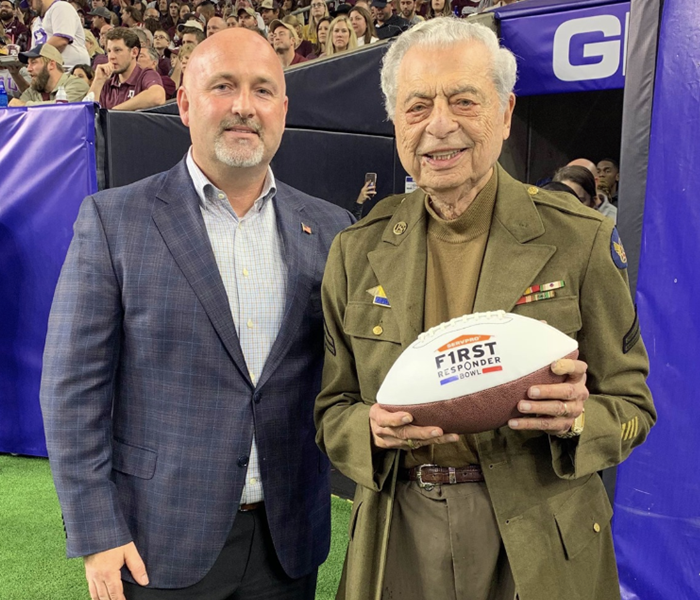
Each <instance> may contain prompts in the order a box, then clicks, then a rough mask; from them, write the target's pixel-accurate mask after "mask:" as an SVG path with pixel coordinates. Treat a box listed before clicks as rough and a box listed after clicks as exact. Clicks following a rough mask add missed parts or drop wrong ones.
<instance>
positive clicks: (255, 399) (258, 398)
mask: <svg viewBox="0 0 700 600" xmlns="http://www.w3.org/2000/svg"><path fill="white" fill-rule="evenodd" d="M261 400H262V394H261V393H260V392H255V393H254V394H253V402H255V404H260V401H261Z"/></svg>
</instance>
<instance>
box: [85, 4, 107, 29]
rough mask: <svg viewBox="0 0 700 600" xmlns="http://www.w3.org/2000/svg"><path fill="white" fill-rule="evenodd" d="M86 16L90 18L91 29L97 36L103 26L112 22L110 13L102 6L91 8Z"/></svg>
mask: <svg viewBox="0 0 700 600" xmlns="http://www.w3.org/2000/svg"><path fill="white" fill-rule="evenodd" d="M88 14H89V15H90V16H91V17H92V29H93V30H94V31H97V33H98V34H99V33H100V32H101V31H102V28H103V27H104V26H105V25H109V24H110V23H111V22H112V13H111V12H109V11H108V10H107V9H106V8H105V7H104V6H99V7H97V8H93V9H92V10H91V11H90V12H89V13H88Z"/></svg>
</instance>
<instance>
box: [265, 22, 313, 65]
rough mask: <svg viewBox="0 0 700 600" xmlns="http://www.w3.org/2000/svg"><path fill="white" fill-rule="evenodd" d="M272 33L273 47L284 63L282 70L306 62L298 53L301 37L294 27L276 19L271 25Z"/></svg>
mask: <svg viewBox="0 0 700 600" xmlns="http://www.w3.org/2000/svg"><path fill="white" fill-rule="evenodd" d="M270 33H271V34H272V47H273V48H274V49H275V52H276V53H277V57H278V58H279V59H280V62H281V63H282V68H284V69H286V68H287V67H290V66H292V65H296V64H299V63H302V62H306V58H304V57H303V56H302V55H301V54H299V53H298V52H296V47H297V46H298V45H299V36H298V35H297V32H296V30H295V29H294V27H292V26H291V25H288V24H287V23H284V22H282V21H280V20H279V19H275V20H274V21H272V23H270Z"/></svg>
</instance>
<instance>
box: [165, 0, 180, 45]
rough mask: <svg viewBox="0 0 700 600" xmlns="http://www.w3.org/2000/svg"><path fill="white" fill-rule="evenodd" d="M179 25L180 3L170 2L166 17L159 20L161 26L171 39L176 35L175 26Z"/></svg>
mask: <svg viewBox="0 0 700 600" xmlns="http://www.w3.org/2000/svg"><path fill="white" fill-rule="evenodd" d="M179 23H180V3H179V2H175V1H174V2H171V3H170V4H169V5H168V12H167V16H165V17H164V18H162V19H161V24H162V26H163V29H165V31H167V32H168V35H169V36H170V38H171V39H172V37H173V36H174V35H175V34H176V33H177V26H178V24H179Z"/></svg>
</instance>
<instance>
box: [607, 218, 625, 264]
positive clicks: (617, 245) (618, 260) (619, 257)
mask: <svg viewBox="0 0 700 600" xmlns="http://www.w3.org/2000/svg"><path fill="white" fill-rule="evenodd" d="M610 254H611V255H612V259H613V262H614V263H615V266H616V267H617V268H618V269H626V268H627V254H625V249H624V248H623V247H622V241H621V240H620V234H619V233H618V231H617V227H615V228H614V229H613V232H612V236H611V237H610Z"/></svg>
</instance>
